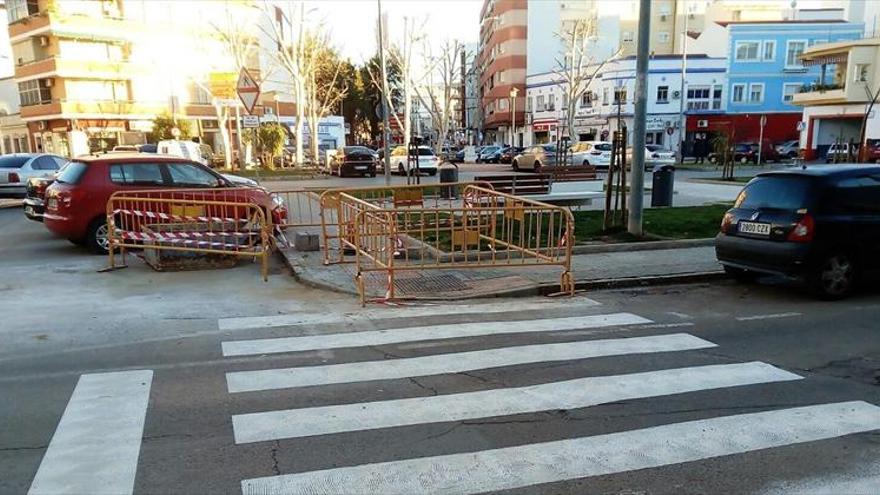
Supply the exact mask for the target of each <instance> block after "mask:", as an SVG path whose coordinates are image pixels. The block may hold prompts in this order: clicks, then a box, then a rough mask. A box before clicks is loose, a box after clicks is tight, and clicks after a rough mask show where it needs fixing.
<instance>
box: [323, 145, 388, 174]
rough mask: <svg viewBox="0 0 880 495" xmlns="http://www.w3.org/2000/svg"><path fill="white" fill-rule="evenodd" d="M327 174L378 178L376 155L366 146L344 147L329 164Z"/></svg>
mask: <svg viewBox="0 0 880 495" xmlns="http://www.w3.org/2000/svg"><path fill="white" fill-rule="evenodd" d="M327 172H328V173H329V174H330V175H334V174H336V175H339V176H340V177H345V176H347V175H360V176H364V177H366V176H368V175H369V176H370V177H375V176H376V155H374V154H373V150H371V149H370V148H367V147H366V146H343V147H341V148H339V150H338V151H337V152H336V154H335V155H333V157H332V158H331V159H330V163H328V164H327Z"/></svg>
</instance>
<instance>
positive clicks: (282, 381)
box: [226, 333, 716, 393]
mask: <svg viewBox="0 0 880 495" xmlns="http://www.w3.org/2000/svg"><path fill="white" fill-rule="evenodd" d="M709 347H716V345H715V344H713V343H712V342H709V341H706V340H703V339H701V338H698V337H694V336H693V335H688V334H686V333H676V334H668V335H652V336H649V337H630V338H624V339H603V340H586V341H580V342H564V343H559V344H538V345H524V346H516V347H501V348H496V349H487V350H480V351H469V352H456V353H449V354H437V355H433V356H424V357H416V358H402V359H385V360H381V361H366V362H357V363H345V364H332V365H325V366H302V367H294V368H282V369H270V370H257V371H237V372H232V373H227V374H226V385H227V389H228V390H229V393H237V392H254V391H258V390H273V389H280V388H292V387H308V386H313V385H330V384H334V383H353V382H366V381H370V380H392V379H396V378H407V377H416V376H428V375H441V374H444V373H458V372H462V371H471V370H481V369H488V368H498V367H501V366H514V365H518V364H529V363H541V362H551V361H570V360H574V359H586V358H592V357H601V356H619V355H624V354H645V353H653V352H672V351H685V350H692V349H706V348H709Z"/></svg>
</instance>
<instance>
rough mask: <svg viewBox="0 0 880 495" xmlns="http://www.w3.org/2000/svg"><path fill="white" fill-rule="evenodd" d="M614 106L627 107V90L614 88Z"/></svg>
mask: <svg viewBox="0 0 880 495" xmlns="http://www.w3.org/2000/svg"><path fill="white" fill-rule="evenodd" d="M614 104H615V105H626V88H625V87H623V88H614Z"/></svg>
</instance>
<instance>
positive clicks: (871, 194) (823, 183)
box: [715, 165, 880, 299]
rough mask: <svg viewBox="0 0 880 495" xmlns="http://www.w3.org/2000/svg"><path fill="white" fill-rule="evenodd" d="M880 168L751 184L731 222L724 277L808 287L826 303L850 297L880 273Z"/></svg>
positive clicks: (782, 174) (726, 225) (782, 176)
mask: <svg viewBox="0 0 880 495" xmlns="http://www.w3.org/2000/svg"><path fill="white" fill-rule="evenodd" d="M878 250H880V166H877V165H835V166H827V165H820V166H810V167H802V168H798V169H794V170H785V171H776V172H767V173H763V174H760V175H758V176H757V177H756V178H754V179H753V180H751V181H750V182H749V183H748V184H747V185H746V186H745V188H744V189H743V190H742V192H740V194H739V196H738V197H737V199H736V202H735V203H734V205H733V208H731V209H730V210H728V212H727V213H726V214H725V215H724V219H723V221H722V223H721V232H720V233H719V234H718V236H717V237H716V239H715V252H716V255H717V257H718V261H720V262H721V264H722V265H723V266H724V269H725V271H727V273H729V274H731V275H732V276H734V277H736V278H738V279H740V280H747V279H749V278H752V277H754V276H755V275H757V274H761V273H770V274H776V275H783V276H787V277H793V278H797V279H801V280H803V281H805V282H806V283H807V284H808V285H809V286H810V287H811V288H812V289H813V290H815V291H816V292H817V293H818V294H819V295H820V296H822V297H824V298H829V299H838V298H842V297H844V296H846V295H848V294H849V293H850V292H851V291H852V290H853V288H854V287H855V285H856V283H857V282H858V281H859V280H860V279H861V278H862V277H864V276H868V275H876V274H880V257H878V256H877V252H878Z"/></svg>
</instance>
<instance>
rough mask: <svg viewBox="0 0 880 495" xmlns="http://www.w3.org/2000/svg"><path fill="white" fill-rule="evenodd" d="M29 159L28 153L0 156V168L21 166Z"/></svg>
mask: <svg viewBox="0 0 880 495" xmlns="http://www.w3.org/2000/svg"><path fill="white" fill-rule="evenodd" d="M30 159H31V157H30V156H28V155H7V156H0V168H21V167H22V166H23V165H24V164H25V163H27V161H28V160H30Z"/></svg>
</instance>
